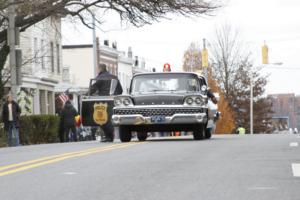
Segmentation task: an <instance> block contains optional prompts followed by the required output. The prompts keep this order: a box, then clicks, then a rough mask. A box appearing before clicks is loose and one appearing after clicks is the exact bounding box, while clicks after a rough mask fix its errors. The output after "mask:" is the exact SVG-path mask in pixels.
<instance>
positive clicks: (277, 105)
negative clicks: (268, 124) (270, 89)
mask: <svg viewBox="0 0 300 200" xmlns="http://www.w3.org/2000/svg"><path fill="white" fill-rule="evenodd" d="M269 97H270V98H271V100H272V105H273V106H272V110H273V112H274V113H273V116H272V119H273V125H274V126H275V128H276V129H278V130H286V129H289V128H292V129H294V128H298V130H299V128H300V96H296V95H295V94H293V93H289V94H272V95H269Z"/></svg>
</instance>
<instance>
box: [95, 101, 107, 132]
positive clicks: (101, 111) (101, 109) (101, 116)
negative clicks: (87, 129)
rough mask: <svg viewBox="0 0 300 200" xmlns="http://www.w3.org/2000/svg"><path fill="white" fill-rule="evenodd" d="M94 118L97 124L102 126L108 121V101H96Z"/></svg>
mask: <svg viewBox="0 0 300 200" xmlns="http://www.w3.org/2000/svg"><path fill="white" fill-rule="evenodd" d="M93 118H94V121H95V123H96V124H99V125H100V126H102V125H104V124H106V123H107V120H108V114H107V103H95V104H94V114H93Z"/></svg>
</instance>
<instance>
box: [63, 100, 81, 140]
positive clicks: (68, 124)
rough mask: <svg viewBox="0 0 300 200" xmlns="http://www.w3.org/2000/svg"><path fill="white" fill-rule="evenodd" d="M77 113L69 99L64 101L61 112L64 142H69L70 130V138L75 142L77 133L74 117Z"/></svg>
mask: <svg viewBox="0 0 300 200" xmlns="http://www.w3.org/2000/svg"><path fill="white" fill-rule="evenodd" d="M77 115H78V113H77V111H76V109H75V108H74V106H73V105H72V103H71V101H70V100H68V101H66V103H65V105H64V108H63V110H62V113H61V120H62V122H63V127H64V131H65V135H64V142H69V133H70V130H71V139H72V141H75V142H77V133H76V122H75V117H76V116H77Z"/></svg>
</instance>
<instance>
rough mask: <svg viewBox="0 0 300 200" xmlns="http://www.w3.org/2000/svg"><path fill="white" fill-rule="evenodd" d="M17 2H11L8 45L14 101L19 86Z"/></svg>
mask: <svg viewBox="0 0 300 200" xmlns="http://www.w3.org/2000/svg"><path fill="white" fill-rule="evenodd" d="M15 9H16V8H15V0H9V7H8V19H9V26H8V32H7V35H8V45H9V66H10V83H11V95H12V97H13V99H14V100H17V93H18V85H17V65H16V64H17V60H16V27H15V15H16V13H15V11H16V10H15Z"/></svg>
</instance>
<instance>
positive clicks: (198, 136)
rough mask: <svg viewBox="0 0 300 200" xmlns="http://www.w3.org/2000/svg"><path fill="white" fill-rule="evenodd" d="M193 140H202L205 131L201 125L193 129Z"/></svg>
mask: <svg viewBox="0 0 300 200" xmlns="http://www.w3.org/2000/svg"><path fill="white" fill-rule="evenodd" d="M193 136H194V140H203V139H204V138H205V132H204V127H203V126H198V127H197V128H195V129H194V131H193Z"/></svg>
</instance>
